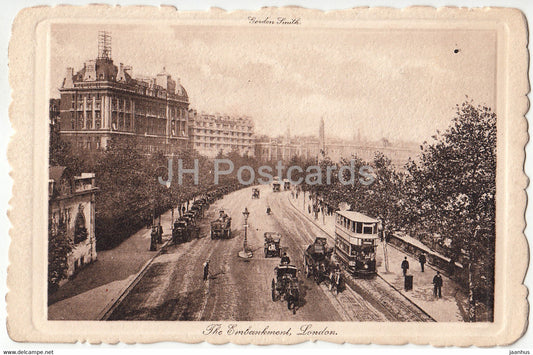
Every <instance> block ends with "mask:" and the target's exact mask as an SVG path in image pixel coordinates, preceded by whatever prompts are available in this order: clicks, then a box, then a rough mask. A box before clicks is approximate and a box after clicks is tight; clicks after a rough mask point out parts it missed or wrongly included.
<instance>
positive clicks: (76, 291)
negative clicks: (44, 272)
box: [48, 209, 179, 320]
mask: <svg viewBox="0 0 533 355" xmlns="http://www.w3.org/2000/svg"><path fill="white" fill-rule="evenodd" d="M178 215H179V214H178V212H177V209H174V218H177V216H178ZM170 219H171V211H167V212H166V213H164V214H163V215H161V225H162V226H163V244H159V245H158V251H150V233H151V230H150V229H141V230H139V231H138V232H137V233H135V234H134V235H132V236H130V237H129V238H127V239H125V240H124V241H123V242H122V243H121V244H120V245H118V246H117V247H115V248H113V249H111V250H103V251H99V252H98V254H97V256H98V258H97V260H96V261H95V262H94V263H92V264H89V265H87V266H86V267H84V268H83V269H81V270H80V271H79V272H78V273H77V274H76V276H75V277H74V278H73V279H72V280H69V281H67V282H66V283H65V284H64V285H62V286H61V287H60V288H59V290H57V291H56V292H55V293H54V294H52V295H50V296H49V299H48V304H49V306H48V319H49V320H98V319H99V317H100V316H101V315H102V312H103V311H104V310H105V309H106V308H107V307H108V305H111V304H112V302H114V301H115V300H116V299H117V298H118V297H119V296H120V295H121V294H122V293H123V292H124V290H125V289H126V288H127V287H128V285H129V284H130V283H131V282H132V281H133V279H134V278H135V276H136V275H137V274H138V273H139V272H140V271H141V270H142V269H143V268H144V266H145V265H146V264H147V263H148V262H149V261H150V260H151V259H153V258H154V257H155V256H157V255H158V253H159V251H160V250H161V248H162V245H165V243H166V242H167V241H168V240H170V239H171V237H172V230H171V229H170V226H171V220H170Z"/></svg>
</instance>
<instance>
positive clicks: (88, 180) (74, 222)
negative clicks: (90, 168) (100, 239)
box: [48, 166, 98, 276]
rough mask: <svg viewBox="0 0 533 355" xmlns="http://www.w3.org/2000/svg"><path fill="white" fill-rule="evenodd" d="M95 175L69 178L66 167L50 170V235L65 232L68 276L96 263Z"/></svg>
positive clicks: (85, 174) (86, 174)
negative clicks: (69, 244)
mask: <svg viewBox="0 0 533 355" xmlns="http://www.w3.org/2000/svg"><path fill="white" fill-rule="evenodd" d="M94 180H95V176H94V174H89V173H83V174H81V176H70V175H69V174H68V172H67V170H66V168H65V167H62V166H51V167H50V168H49V181H48V218H49V233H50V235H51V236H55V235H57V233H58V231H59V229H60V228H65V232H66V235H67V237H68V238H70V240H71V241H72V243H73V249H72V252H71V253H70V254H68V256H67V263H68V276H71V275H73V274H74V273H75V272H76V271H77V270H78V269H79V268H81V267H82V266H83V265H85V264H88V263H91V262H92V261H95V260H96V236H95V209H94V208H95V194H96V191H97V190H98V188H97V187H96V186H95V181H94Z"/></svg>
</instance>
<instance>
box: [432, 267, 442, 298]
mask: <svg viewBox="0 0 533 355" xmlns="http://www.w3.org/2000/svg"><path fill="white" fill-rule="evenodd" d="M441 289H442V276H441V275H440V272H439V271H437V275H435V277H433V296H435V297H437V296H438V297H439V298H441V297H442V292H441Z"/></svg>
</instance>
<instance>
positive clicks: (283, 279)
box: [272, 265, 300, 314]
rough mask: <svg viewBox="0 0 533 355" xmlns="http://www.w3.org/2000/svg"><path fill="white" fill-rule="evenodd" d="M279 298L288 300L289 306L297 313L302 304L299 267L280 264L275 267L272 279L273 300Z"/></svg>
mask: <svg viewBox="0 0 533 355" xmlns="http://www.w3.org/2000/svg"><path fill="white" fill-rule="evenodd" d="M278 299H282V300H284V301H287V308H288V309H289V310H292V313H293V314H296V308H297V307H298V306H299V304H300V286H299V282H298V269H297V268H296V266H294V265H279V266H277V267H276V268H275V269H274V278H273V279H272V301H274V302H276V301H277V300H278Z"/></svg>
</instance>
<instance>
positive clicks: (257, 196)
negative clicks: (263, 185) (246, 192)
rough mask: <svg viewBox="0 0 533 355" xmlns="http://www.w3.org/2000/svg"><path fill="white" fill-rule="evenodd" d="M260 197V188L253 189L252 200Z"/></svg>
mask: <svg viewBox="0 0 533 355" xmlns="http://www.w3.org/2000/svg"><path fill="white" fill-rule="evenodd" d="M259 197H260V193H259V189H258V188H253V189H252V199H255V198H259Z"/></svg>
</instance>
